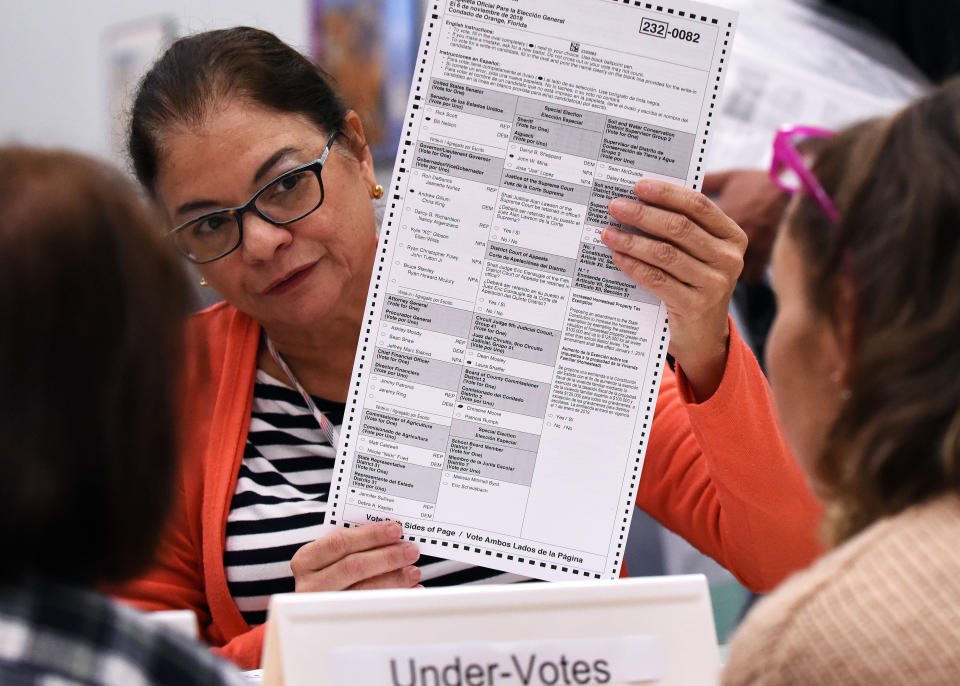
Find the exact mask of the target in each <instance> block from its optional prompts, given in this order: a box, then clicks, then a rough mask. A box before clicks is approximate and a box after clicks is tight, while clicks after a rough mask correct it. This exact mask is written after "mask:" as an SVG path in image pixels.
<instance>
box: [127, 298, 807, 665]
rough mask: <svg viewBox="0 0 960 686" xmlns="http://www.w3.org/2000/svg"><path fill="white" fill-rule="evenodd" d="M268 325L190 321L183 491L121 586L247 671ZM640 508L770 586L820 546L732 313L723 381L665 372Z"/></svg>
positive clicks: (203, 316) (214, 318) (256, 635)
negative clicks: (237, 519)
mask: <svg viewBox="0 0 960 686" xmlns="http://www.w3.org/2000/svg"><path fill="white" fill-rule="evenodd" d="M259 340H260V327H259V325H258V324H257V323H256V322H255V321H254V320H252V319H251V318H250V317H248V316H247V315H245V314H243V313H241V312H239V311H238V310H236V309H235V308H234V307H232V306H230V305H227V304H224V303H221V304H218V305H214V306H213V307H211V308H209V309H207V310H204V311H203V312H200V313H198V314H196V315H194V316H193V317H192V318H191V321H190V322H189V324H188V331H187V346H188V355H187V360H188V365H187V375H186V377H185V380H184V383H185V388H184V393H183V401H182V410H183V414H182V418H183V419H182V426H181V444H182V447H183V450H182V465H181V475H180V480H179V488H178V502H177V504H176V507H175V510H174V514H173V516H172V517H171V520H170V522H169V523H168V526H167V531H166V533H165V535H164V539H163V542H162V544H161V547H160V550H159V552H158V557H157V561H156V564H155V566H154V568H153V569H152V570H151V571H150V572H148V573H147V574H146V575H145V576H144V577H142V578H140V579H138V580H136V581H134V582H132V583H130V584H128V585H126V586H124V587H123V588H121V589H119V591H115V592H116V594H117V595H119V596H120V597H121V598H123V599H126V600H128V601H130V602H132V603H133V604H135V605H137V606H139V607H141V608H142V609H146V610H161V609H177V608H188V609H191V610H193V611H194V612H195V613H196V615H197V617H198V619H199V622H200V628H201V633H202V635H203V637H204V638H205V639H206V640H207V641H208V642H209V643H210V644H211V645H212V646H214V648H215V650H216V651H217V652H219V653H220V654H222V655H223V656H225V657H227V658H229V659H231V660H233V661H234V662H236V663H237V664H238V665H239V666H241V667H242V668H245V669H253V668H256V667H259V665H260V654H261V648H262V643H263V626H260V627H256V628H253V629H251V628H250V626H249V625H247V623H246V622H245V621H244V620H243V617H242V616H241V614H240V611H239V610H238V609H237V606H236V604H235V603H234V601H233V598H232V597H231V596H230V593H229V591H228V589H227V580H226V574H225V571H224V565H223V553H224V540H225V532H226V521H227V514H228V510H229V507H230V501H231V497H232V495H233V492H234V489H235V488H236V481H237V473H238V471H239V469H240V463H241V461H242V458H243V451H244V445H245V443H246V438H247V427H248V424H249V422H250V410H251V406H252V400H253V381H254V376H255V373H256V365H257V349H258V345H259ZM637 506H638V507H640V508H641V509H643V510H645V511H646V512H647V513H649V514H650V515H651V516H653V517H654V518H656V519H657V520H659V521H660V522H661V523H662V524H664V525H665V526H666V527H667V528H669V529H671V530H672V531H674V532H676V533H677V534H679V535H681V536H683V537H684V538H686V539H687V540H688V541H690V542H691V543H692V544H693V545H694V546H696V547H697V548H698V549H699V550H701V551H702V552H704V553H706V554H707V555H710V556H711V557H713V558H714V559H715V560H717V561H718V562H719V563H720V564H722V565H723V566H724V567H726V568H727V569H729V570H730V571H732V572H733V573H734V574H735V575H736V576H737V578H739V579H740V580H741V582H743V584H744V585H746V586H747V587H749V588H751V589H754V590H757V591H766V590H769V589H771V588H772V587H774V586H775V585H776V584H778V583H779V582H780V581H781V580H782V579H783V578H784V577H786V576H787V575H788V574H790V573H791V572H792V571H794V570H797V569H800V568H802V567H805V566H807V565H808V564H809V563H810V562H811V561H812V560H813V559H814V558H815V557H816V556H817V555H818V554H819V553H820V552H821V548H820V546H819V544H818V542H817V538H816V529H817V522H818V520H819V516H820V507H819V505H818V504H817V502H816V501H815V500H814V498H813V496H812V494H811V493H810V491H809V489H808V486H807V482H806V478H805V477H804V475H803V473H802V471H801V470H800V468H799V467H798V466H797V465H796V464H795V462H794V461H793V458H792V456H791V454H790V452H789V450H788V449H787V446H786V444H785V442H784V438H783V436H782V434H781V432H780V429H779V428H778V424H777V420H776V418H775V416H774V411H773V408H772V400H771V397H770V393H769V388H768V385H767V381H766V379H765V377H764V376H763V374H762V372H761V371H760V369H759V366H758V365H757V363H756V360H755V359H754V357H753V355H752V353H751V352H750V350H749V348H747V346H746V344H745V343H744V342H743V340H742V339H741V338H740V337H739V335H738V334H737V333H736V331H735V329H734V328H733V324H732V323H731V335H730V349H729V355H728V359H727V366H726V369H725V372H724V376H723V380H722V381H721V384H720V387H719V388H718V389H717V391H716V392H715V393H714V395H713V396H712V397H710V398H709V399H708V400H706V401H705V402H703V403H699V404H697V403H695V402H693V398H692V395H691V393H690V391H689V389H688V387H687V385H686V383H685V382H684V379H683V374H682V371H678V373H677V374H676V375H674V373H673V372H671V371H670V370H669V369H666V370H665V371H664V374H663V380H662V382H661V385H660V394H659V398H658V400H657V408H656V413H655V415H654V421H653V426H652V429H651V432H650V442H649V444H648V446H647V453H646V458H645V462H644V465H643V471H642V476H641V479H640V484H639V487H638V492H637Z"/></svg>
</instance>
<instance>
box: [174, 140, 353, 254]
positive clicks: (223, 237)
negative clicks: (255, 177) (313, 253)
mask: <svg viewBox="0 0 960 686" xmlns="http://www.w3.org/2000/svg"><path fill="white" fill-rule="evenodd" d="M336 136H337V132H336V131H334V132H333V133H331V134H330V138H328V139H327V144H326V145H324V146H323V153H322V154H321V155H320V157H318V158H317V159H315V160H313V161H312V162H307V163H306V164H302V165H300V166H299V167H294V168H293V169H291V170H290V171H287V172H284V173H283V174H281V175H280V176H278V177H277V178H275V179H274V180H273V181H271V182H270V183H268V184H267V185H265V186H264V187H263V188H261V189H260V190H258V191H257V192H256V193H254V194H253V197H252V198H250V200H248V201H247V202H246V203H245V204H243V205H240V206H239V207H227V208H224V209H222V210H215V211H213V212H207V213H205V214H201V215H200V216H199V217H194V218H193V219H190V220H188V221H185V222H184V223H183V224H180V226H177V227H176V228H174V229H171V230H170V232H169V235H170V236H171V237H172V238H173V242H174V245H176V246H177V250H179V251H180V253H181V254H182V255H183V256H184V257H186V258H187V259H188V260H190V261H191V262H195V263H196V264H206V263H207V262H213V261H214V260H219V259H220V258H221V257H226V256H227V255H229V254H230V253H232V252H233V251H234V250H236V249H237V248H238V247H240V244H241V243H243V215H244V213H246V212H256V213H257V216H258V217H260V218H261V219H263V220H264V221H268V222H270V223H271V224H273V225H274V226H283V225H284V224H291V223H293V222H295V221H297V220H298V219H303V218H304V217H306V216H307V215H308V214H310V213H311V212H313V211H314V210H316V209H317V208H318V207H320V205H322V204H323V179H321V178H320V172H321V171H322V170H323V163H324V162H325V161H326V159H327V155H329V154H330V148H331V147H332V146H333V139H334V138H336Z"/></svg>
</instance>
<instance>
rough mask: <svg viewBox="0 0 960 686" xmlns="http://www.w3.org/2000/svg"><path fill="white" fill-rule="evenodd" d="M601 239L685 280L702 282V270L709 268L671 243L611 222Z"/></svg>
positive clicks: (696, 284) (685, 281)
mask: <svg viewBox="0 0 960 686" xmlns="http://www.w3.org/2000/svg"><path fill="white" fill-rule="evenodd" d="M600 239H601V240H602V241H603V242H604V244H605V245H606V246H607V247H609V248H610V249H611V250H613V251H614V252H621V253H625V254H626V255H628V256H630V257H633V258H634V259H636V260H639V261H640V262H645V263H646V264H649V265H652V266H654V267H657V268H659V269H661V270H663V271H664V272H666V273H667V274H669V275H670V276H672V277H673V278H674V279H676V280H677V281H680V282H681V283H684V284H689V285H692V286H701V285H702V284H703V282H704V278H703V277H704V272H705V271H706V270H712V268H711V267H709V266H708V265H707V264H705V263H704V262H702V261H700V260H698V259H695V258H694V257H691V256H690V255H689V254H687V253H685V252H683V250H681V249H680V248H678V247H677V246H675V245H673V244H671V243H667V242H666V241H660V240H657V239H655V238H650V237H648V236H641V235H638V234H634V233H630V232H627V231H620V230H619V229H616V228H614V227H612V226H608V227H607V228H605V229H604V230H603V233H602V234H601V235H600Z"/></svg>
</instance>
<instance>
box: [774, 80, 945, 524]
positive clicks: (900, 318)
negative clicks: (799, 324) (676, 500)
mask: <svg viewBox="0 0 960 686" xmlns="http://www.w3.org/2000/svg"><path fill="white" fill-rule="evenodd" d="M813 172H814V174H815V175H816V176H817V178H818V179H820V181H821V183H822V184H823V186H824V188H825V189H826V190H827V191H828V192H829V193H830V194H831V196H832V197H833V198H834V201H835V203H836V205H837V207H838V209H839V211H840V215H841V216H840V221H839V223H838V224H837V225H836V226H833V225H831V224H830V222H829V221H828V220H827V219H826V217H825V216H824V214H823V211H822V210H821V209H820V208H819V207H818V206H817V205H816V203H815V202H813V201H811V200H810V199H809V198H806V197H802V198H801V199H800V200H799V201H798V203H797V205H796V207H795V210H794V212H793V214H792V216H791V218H790V227H791V228H790V231H791V236H792V237H793V238H795V239H796V240H797V241H798V243H799V245H800V246H801V250H802V252H803V255H804V258H805V259H804V261H805V263H806V271H807V275H806V276H807V283H808V292H809V296H810V300H811V302H812V303H813V305H814V307H815V308H816V309H817V310H818V311H820V312H821V313H824V314H828V315H830V316H832V317H834V319H835V318H836V316H837V313H836V302H837V299H836V298H837V295H838V292H839V291H838V287H839V284H840V280H841V279H847V280H849V282H850V284H851V285H852V287H853V296H854V297H853V300H854V302H855V307H856V312H855V320H854V322H853V324H854V326H853V330H854V346H853V352H852V359H851V361H850V363H851V368H850V372H849V379H848V382H849V390H850V397H849V399H848V400H847V401H846V402H845V403H844V405H843V407H842V409H841V411H840V414H839V416H838V418H837V420H836V422H835V424H834V426H833V427H832V429H831V431H830V434H829V436H828V439H827V444H826V446H825V448H824V451H823V453H822V454H821V455H820V457H819V458H818V460H817V462H816V464H815V466H814V472H815V476H816V478H817V480H818V482H819V484H820V485H821V486H822V487H824V488H825V494H826V498H827V500H828V505H830V506H831V507H828V515H829V518H828V519H829V521H828V526H829V527H830V528H831V529H832V531H831V533H832V537H833V538H834V540H836V541H838V542H839V541H842V540H845V539H846V538H849V537H850V536H852V535H853V534H855V533H857V532H858V531H860V530H862V529H863V528H865V527H866V526H868V525H869V524H871V523H872V522H873V521H875V520H877V519H879V518H880V517H883V516H887V515H892V514H896V513H897V512H900V511H902V510H903V509H905V508H907V507H909V506H910V505H913V504H916V503H919V502H921V501H924V500H927V499H929V498H931V497H934V496H937V495H939V494H942V493H946V492H950V491H960V383H957V380H958V379H960V345H958V343H957V339H956V337H957V335H958V334H960V80H956V79H955V80H953V81H950V82H947V83H946V84H944V85H943V86H942V87H940V88H939V89H937V90H936V91H934V92H933V93H932V94H930V95H929V96H927V97H925V98H923V99H921V100H919V101H917V102H915V103H914V104H912V105H910V106H908V107H907V108H906V109H904V110H903V111H901V112H900V113H898V114H896V115H894V116H893V117H890V118H888V119H877V120H872V121H869V122H866V123H864V124H860V125H857V126H854V127H852V128H850V129H847V130H846V131H843V132H841V133H840V134H838V135H837V136H836V137H835V138H833V139H832V140H830V141H829V142H828V143H826V144H825V145H824V146H823V148H822V150H821V152H820V153H819V154H818V155H817V158H816V161H815V164H814V167H813Z"/></svg>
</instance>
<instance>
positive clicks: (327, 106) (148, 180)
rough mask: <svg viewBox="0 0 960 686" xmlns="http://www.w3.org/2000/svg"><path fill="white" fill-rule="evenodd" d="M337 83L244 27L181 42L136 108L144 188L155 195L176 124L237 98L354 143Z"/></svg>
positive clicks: (133, 141)
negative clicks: (164, 141)
mask: <svg viewBox="0 0 960 686" xmlns="http://www.w3.org/2000/svg"><path fill="white" fill-rule="evenodd" d="M329 81H330V79H329V77H328V76H327V75H326V74H325V73H324V72H323V71H322V70H321V69H320V68H319V67H317V66H316V65H315V64H313V63H312V62H311V61H310V60H308V59H307V58H306V57H304V56H303V55H301V54H300V53H299V52H297V51H296V50H294V49H293V48H291V47H290V46H289V45H287V44H286V43H284V42H283V41H281V40H280V39H279V38H277V37H276V36H275V35H273V34H272V33H268V32H267V31H261V30H259V29H253V28H249V27H246V26H239V27H235V28H232V29H220V30H216V31H207V32H205V33H198V34H196V35H193V36H187V37H186V38H181V39H180V40H178V41H176V42H175V43H174V44H173V45H171V46H170V48H169V49H168V50H167V51H166V52H165V53H164V54H163V55H162V56H161V57H160V59H159V60H157V62H156V63H155V64H154V65H153V67H151V69H150V71H149V72H147V74H146V75H145V76H144V77H143V80H142V81H141V82H140V87H139V89H138V91H137V96H136V99H135V100H134V104H133V111H132V113H131V122H130V137H129V141H128V146H129V152H130V159H131V161H132V163H133V169H134V172H135V173H136V176H137V178H138V179H139V180H140V183H142V184H143V185H144V187H145V188H147V189H148V190H150V191H151V192H153V191H154V187H155V184H156V179H157V168H158V160H159V157H160V155H161V153H162V145H161V136H162V134H163V132H164V131H166V130H169V128H170V127H171V126H173V125H176V124H185V125H188V126H196V125H199V124H201V123H202V122H203V120H204V118H205V117H206V115H207V114H208V113H209V112H210V111H211V109H213V108H215V107H216V106H217V105H218V104H220V103H222V102H223V101H224V100H226V99H228V98H230V97H240V98H246V99H248V100H250V101H251V102H254V103H257V104H259V105H261V106H264V107H267V108H270V109H274V110H277V111H278V112H287V113H292V114H302V115H304V116H305V117H307V118H308V119H309V120H310V121H311V122H313V123H314V124H315V125H316V126H317V128H318V129H320V130H322V131H327V132H332V131H334V130H339V131H340V132H341V133H343V134H345V138H344V140H347V141H350V140H352V136H351V135H350V133H349V132H348V131H346V129H345V127H344V125H343V124H344V118H345V117H346V114H347V109H346V106H345V105H344V104H343V102H342V101H341V100H340V97H339V96H338V95H337V94H336V92H334V90H333V88H331V86H330V83H329Z"/></svg>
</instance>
